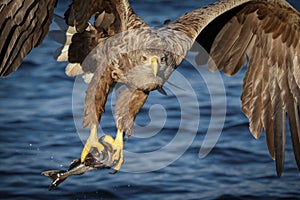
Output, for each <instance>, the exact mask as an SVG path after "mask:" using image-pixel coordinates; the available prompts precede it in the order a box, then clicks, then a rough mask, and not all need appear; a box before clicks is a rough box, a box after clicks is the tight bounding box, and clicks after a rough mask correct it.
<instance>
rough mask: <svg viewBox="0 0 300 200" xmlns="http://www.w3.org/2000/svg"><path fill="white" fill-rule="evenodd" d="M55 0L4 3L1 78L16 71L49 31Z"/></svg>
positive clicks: (0, 14) (0, 21)
mask: <svg viewBox="0 0 300 200" xmlns="http://www.w3.org/2000/svg"><path fill="white" fill-rule="evenodd" d="M55 5H56V0H49V1H37V0H24V1H12V0H7V1H4V2H2V3H1V5H0V6H1V12H0V32H1V37H2V38H5V40H4V39H3V40H0V52H1V53H0V62H1V65H0V76H7V75H9V74H10V73H11V72H13V71H15V70H16V69H17V68H18V67H19V65H20V64H21V62H22V60H23V59H24V57H25V56H26V55H27V54H28V53H29V52H30V51H31V49H33V48H34V47H36V46H38V45H39V44H41V42H42V40H43V39H44V38H45V36H46V35H47V33H48V31H49V25H50V23H51V21H52V17H53V10H54V7H55Z"/></svg>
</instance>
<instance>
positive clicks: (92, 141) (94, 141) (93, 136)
mask: <svg viewBox="0 0 300 200" xmlns="http://www.w3.org/2000/svg"><path fill="white" fill-rule="evenodd" d="M92 147H96V148H97V149H98V151H99V152H101V151H103V150H104V146H103V145H102V144H100V143H99V142H98V135H97V128H96V126H94V127H92V128H91V132H90V136H89V138H88V139H87V141H86V143H85V145H84V148H83V150H82V152H81V162H84V161H85V158H86V156H87V155H88V154H89V152H90V150H91V148H92Z"/></svg>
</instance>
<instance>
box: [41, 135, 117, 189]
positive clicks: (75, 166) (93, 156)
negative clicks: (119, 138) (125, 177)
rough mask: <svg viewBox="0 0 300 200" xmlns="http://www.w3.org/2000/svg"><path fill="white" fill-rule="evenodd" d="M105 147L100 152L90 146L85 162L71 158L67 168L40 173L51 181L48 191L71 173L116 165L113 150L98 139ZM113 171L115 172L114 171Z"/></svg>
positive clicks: (79, 173) (77, 173) (78, 173)
mask: <svg viewBox="0 0 300 200" xmlns="http://www.w3.org/2000/svg"><path fill="white" fill-rule="evenodd" d="M101 139H102V138H100V139H99V142H101V143H102V144H103V145H104V146H105V147H106V148H105V150H104V151H102V152H98V150H97V149H96V148H92V149H91V152H90V153H89V154H88V155H87V157H86V159H85V162H83V163H82V162H81V160H80V158H78V159H76V160H73V161H72V162H71V164H70V166H69V169H68V170H49V171H44V172H42V175H44V176H48V177H49V178H50V179H51V180H52V183H51V184H50V186H49V188H48V189H49V191H51V190H54V189H55V188H56V187H57V186H58V185H59V184H60V183H62V182H63V181H64V180H66V179H67V178H68V177H69V176H72V175H82V174H84V173H85V172H87V171H90V170H96V169H109V168H111V167H113V166H115V165H116V163H117V162H116V161H114V160H113V159H112V156H113V154H114V152H112V151H111V147H110V146H109V145H108V144H107V143H106V144H104V143H103V141H100V140H101ZM113 173H116V171H114V172H113Z"/></svg>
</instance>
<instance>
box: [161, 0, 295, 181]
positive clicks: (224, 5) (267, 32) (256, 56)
mask: <svg viewBox="0 0 300 200" xmlns="http://www.w3.org/2000/svg"><path fill="white" fill-rule="evenodd" d="M167 28H168V29H171V30H172V31H173V32H176V34H179V35H180V34H181V35H185V36H188V37H189V38H191V41H192V42H194V41H195V40H197V41H198V42H200V44H202V45H203V47H204V48H205V49H206V50H207V51H208V52H209V53H210V56H211V58H210V61H209V66H210V67H211V69H212V70H215V69H216V68H213V67H212V66H213V63H215V64H216V66H217V69H218V70H224V72H225V73H226V74H228V75H234V74H235V73H237V72H238V71H239V70H240V69H241V68H242V66H243V65H244V64H246V62H247V58H249V60H248V63H247V65H248V68H247V72H246V74H245V78H244V84H243V92H242V98H241V99H242V110H243V112H244V113H245V114H246V116H247V117H248V118H249V121H250V131H251V133H252V134H253V136H254V137H255V138H258V137H259V136H260V135H261V132H262V129H264V131H265V133H266V139H267V145H268V149H269V152H270V155H271V156H272V157H273V158H274V159H275V160H276V169H277V174H278V175H279V176H280V175H281V172H282V170H283V163H284V151H285V137H286V130H285V129H286V113H287V115H288V119H289V123H290V130H291V137H292V142H293V148H294V154H295V158H296V161H297V165H298V168H299V169H300V127H299V109H300V44H299V40H300V16H299V13H298V12H297V11H296V10H295V9H294V8H293V7H292V6H290V5H289V4H288V3H287V2H285V1H283V0H264V1H249V0H248V1H247V0H236V1H232V0H223V1H218V2H216V3H214V4H212V5H210V6H208V7H205V8H201V9H198V10H195V11H192V12H190V13H187V14H186V15H184V16H182V17H180V18H179V19H178V20H176V21H175V22H173V23H170V24H168V25H167ZM177 42H178V43H179V44H180V41H179V40H178V41H177ZM192 42H191V44H188V46H189V47H191V46H192ZM180 45H182V46H183V45H186V44H180Z"/></svg>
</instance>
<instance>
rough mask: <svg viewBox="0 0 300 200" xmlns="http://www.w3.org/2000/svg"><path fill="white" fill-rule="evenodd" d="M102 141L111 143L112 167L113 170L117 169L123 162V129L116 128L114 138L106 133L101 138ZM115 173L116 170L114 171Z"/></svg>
mask: <svg viewBox="0 0 300 200" xmlns="http://www.w3.org/2000/svg"><path fill="white" fill-rule="evenodd" d="M103 142H105V143H108V144H110V145H111V148H112V149H111V152H112V157H111V160H112V163H113V164H112V166H111V167H112V168H113V169H114V170H115V171H119V170H120V168H121V166H122V164H123V162H124V152H123V149H124V142H123V131H122V130H120V129H118V132H117V134H116V138H115V139H113V138H112V137H111V136H109V135H106V136H105V137H104V138H103ZM115 173H116V172H115Z"/></svg>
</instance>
